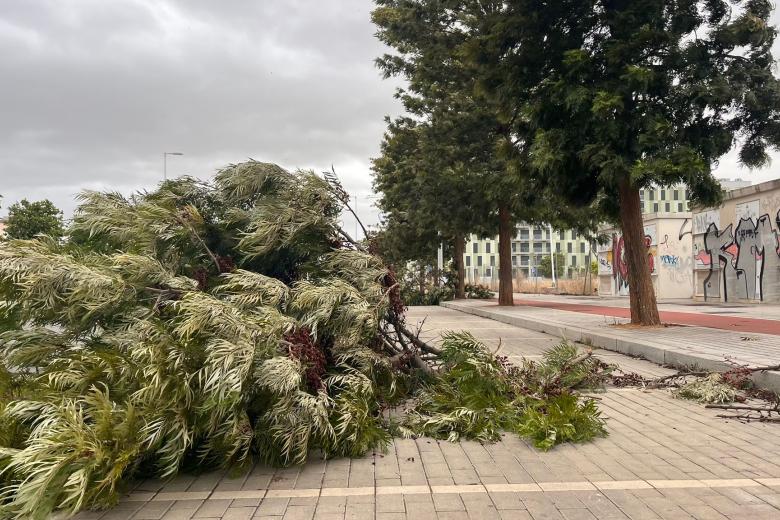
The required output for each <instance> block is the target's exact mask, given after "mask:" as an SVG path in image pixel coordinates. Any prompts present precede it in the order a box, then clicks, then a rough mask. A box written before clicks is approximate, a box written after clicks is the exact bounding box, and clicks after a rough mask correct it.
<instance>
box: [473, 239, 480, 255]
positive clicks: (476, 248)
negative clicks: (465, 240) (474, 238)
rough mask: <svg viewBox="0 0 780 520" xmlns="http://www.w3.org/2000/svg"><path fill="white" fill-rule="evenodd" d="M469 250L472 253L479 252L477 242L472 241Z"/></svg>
mask: <svg viewBox="0 0 780 520" xmlns="http://www.w3.org/2000/svg"><path fill="white" fill-rule="evenodd" d="M471 252H472V253H474V254H477V253H479V242H474V243H473V244H472V245H471Z"/></svg>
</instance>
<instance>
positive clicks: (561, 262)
mask: <svg viewBox="0 0 780 520" xmlns="http://www.w3.org/2000/svg"><path fill="white" fill-rule="evenodd" d="M565 267H566V257H565V256H564V255H563V253H555V276H556V277H558V278H560V277H561V276H563V272H564V268H565ZM538 271H539V274H540V275H541V276H544V277H545V278H552V266H551V265H550V255H547V256H543V257H542V259H541V260H540V261H539V267H538Z"/></svg>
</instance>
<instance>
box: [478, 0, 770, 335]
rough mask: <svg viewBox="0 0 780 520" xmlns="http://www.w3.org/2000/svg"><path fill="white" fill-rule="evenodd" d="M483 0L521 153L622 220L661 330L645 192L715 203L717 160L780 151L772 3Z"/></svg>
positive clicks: (636, 309) (751, 160)
mask: <svg viewBox="0 0 780 520" xmlns="http://www.w3.org/2000/svg"><path fill="white" fill-rule="evenodd" d="M481 3H483V4H485V5H489V7H487V8H486V14H485V16H483V17H482V19H481V20H480V21H479V22H478V23H479V26H480V28H481V30H482V33H483V36H482V37H481V38H480V40H479V41H478V42H476V43H475V44H474V45H473V46H472V47H471V49H470V51H471V53H470V57H471V60H472V62H473V63H474V64H475V66H476V68H477V69H478V70H479V71H480V72H479V73H478V76H479V84H480V85H481V86H482V88H484V90H485V91H486V92H488V93H489V95H490V97H491V99H492V100H493V101H494V102H495V103H497V104H499V105H500V106H501V112H502V113H503V114H504V117H505V118H506V119H507V120H510V121H512V131H513V132H516V133H517V134H518V135H527V131H528V129H529V128H530V129H532V130H533V131H534V134H533V142H532V143H531V147H530V149H528V148H527V147H524V148H523V150H528V152H529V154H530V157H531V164H532V166H533V167H534V171H535V172H536V174H537V175H538V176H539V177H540V178H542V179H544V180H545V182H546V184H547V185H548V186H549V187H550V188H551V189H552V190H554V191H555V192H556V193H558V194H560V196H562V197H563V198H564V199H565V200H567V201H568V204H570V205H576V206H580V207H584V206H589V205H595V206H597V207H598V208H600V210H601V211H603V214H604V215H605V216H606V217H607V218H608V219H609V220H612V221H614V222H619V223H620V225H621V228H622V231H623V237H624V238H625V248H626V261H627V264H628V268H629V279H628V281H629V288H630V298H631V320H632V322H633V323H638V324H644V325H655V324H658V323H660V318H659V314H658V308H657V303H656V298H655V293H654V291H653V286H652V281H651V278H650V269H649V267H648V264H647V254H646V251H645V245H644V240H643V225H642V212H641V206H640V200H639V190H640V189H641V188H645V187H648V186H651V185H653V184H657V185H662V186H663V185H672V184H678V183H683V184H685V185H686V186H687V187H688V190H689V193H690V194H691V200H692V202H693V203H694V204H696V203H699V204H702V205H712V204H715V203H717V202H718V201H719V200H720V198H721V189H720V187H719V185H718V183H717V181H716V180H715V179H714V177H713V175H712V165H713V164H714V163H715V162H716V161H717V160H718V158H720V157H721V156H723V155H724V154H725V153H727V152H728V151H729V150H730V149H731V148H732V146H734V145H735V144H739V145H740V153H739V157H740V160H741V162H742V163H743V164H744V165H747V166H751V167H754V166H761V165H764V164H766V163H767V162H768V155H767V153H766V149H767V147H772V148H777V147H778V145H780V118H779V117H778V116H779V115H780V83H779V82H778V80H777V78H776V77H775V76H774V74H773V67H774V60H773V58H772V53H771V48H772V43H773V42H774V39H775V35H776V29H775V28H774V27H773V26H772V25H770V21H769V18H770V14H771V11H772V4H771V3H770V2H769V1H768V0H749V1H738V0H707V1H676V0H632V1H628V0H561V1H557V2H538V1H536V0H516V1H513V2H500V1H485V2H481ZM535 74H541V77H540V78H538V81H537V79H536V78H534V77H533V75H535ZM529 75H530V78H531V79H532V80H533V81H535V82H536V86H535V88H533V89H530V90H529V89H528V83H527V81H528V79H529ZM518 114H520V115H521V116H520V117H515V116H517V115H518ZM522 144H523V146H525V145H526V144H527V143H522Z"/></svg>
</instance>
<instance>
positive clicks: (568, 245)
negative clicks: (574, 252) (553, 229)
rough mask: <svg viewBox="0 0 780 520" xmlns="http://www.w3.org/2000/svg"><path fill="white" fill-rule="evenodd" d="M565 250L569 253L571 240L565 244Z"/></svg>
mask: <svg viewBox="0 0 780 520" xmlns="http://www.w3.org/2000/svg"><path fill="white" fill-rule="evenodd" d="M566 252H567V253H571V242H569V243H568V244H566Z"/></svg>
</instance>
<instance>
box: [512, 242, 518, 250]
mask: <svg viewBox="0 0 780 520" xmlns="http://www.w3.org/2000/svg"><path fill="white" fill-rule="evenodd" d="M512 252H513V253H517V242H512Z"/></svg>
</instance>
